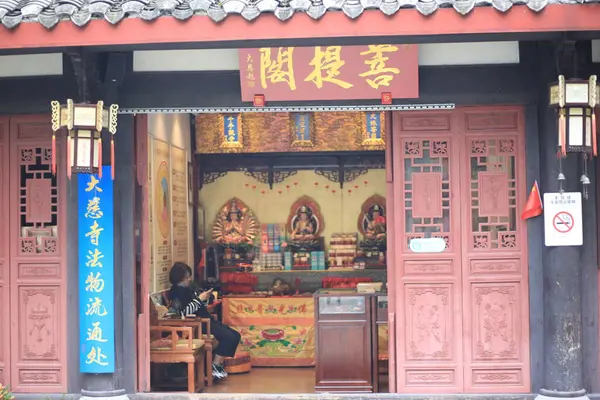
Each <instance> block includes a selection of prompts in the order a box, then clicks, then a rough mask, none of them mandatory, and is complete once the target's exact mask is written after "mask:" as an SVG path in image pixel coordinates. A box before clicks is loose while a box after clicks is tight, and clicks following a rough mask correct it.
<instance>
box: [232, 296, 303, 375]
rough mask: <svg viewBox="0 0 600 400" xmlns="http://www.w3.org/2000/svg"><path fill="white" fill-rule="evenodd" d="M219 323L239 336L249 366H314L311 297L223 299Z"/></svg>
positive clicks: (239, 297)
mask: <svg viewBox="0 0 600 400" xmlns="http://www.w3.org/2000/svg"><path fill="white" fill-rule="evenodd" d="M223 322H224V323H225V324H227V325H229V326H231V327H232V328H234V329H236V330H237V331H238V332H240V334H241V335H242V346H243V347H244V349H245V350H246V351H248V352H249V353H250V355H251V357H252V365H253V366H259V367H260V366H263V367H306V366H313V365H315V306H314V300H313V298H312V296H286V297H283V296H282V297H264V296H262V297H252V296H243V297H242V296H224V297H223Z"/></svg>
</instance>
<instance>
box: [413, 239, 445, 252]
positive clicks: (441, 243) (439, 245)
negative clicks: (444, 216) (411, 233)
mask: <svg viewBox="0 0 600 400" xmlns="http://www.w3.org/2000/svg"><path fill="white" fill-rule="evenodd" d="M409 247H410V249H411V250H412V251H413V252H415V253H441V252H442V251H444V250H446V241H445V240H444V239H442V238H435V237H433V238H416V239H412V240H411V241H410V244H409Z"/></svg>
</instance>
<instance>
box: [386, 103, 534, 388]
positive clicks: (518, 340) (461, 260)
mask: <svg viewBox="0 0 600 400" xmlns="http://www.w3.org/2000/svg"><path fill="white" fill-rule="evenodd" d="M394 117H395V118H394V129H395V138H394V153H395V161H396V160H397V161H398V162H395V165H394V169H395V174H394V175H395V183H394V184H395V186H396V187H395V193H398V194H399V196H398V197H397V198H398V203H397V204H398V205H399V206H396V209H397V213H396V218H395V232H396V237H397V242H396V243H398V244H399V245H398V246H396V252H397V253H396V259H397V260H399V262H398V264H400V265H397V268H398V269H397V271H398V272H396V274H397V278H396V290H397V292H396V298H397V306H396V312H397V314H398V316H397V318H398V321H399V323H398V326H397V332H398V334H397V336H396V340H397V342H396V349H397V359H396V360H397V365H398V374H397V382H398V391H399V392H409V393H419V392H420V393H423V392H440V393H449V392H480V393H481V392H484V393H498V392H502V393H511V392H529V390H530V373H529V368H530V367H529V299H528V263H527V260H528V259H527V232H526V225H525V223H524V222H522V221H521V220H520V218H519V215H518V213H517V210H518V207H519V206H520V205H521V204H524V203H525V198H526V184H525V138H524V126H523V125H524V122H523V113H522V109H521V108H519V107H494V108H484V107H477V108H461V109H457V110H456V111H454V112H447V113H446V112H435V113H424V112H419V113H396V114H395V115H394ZM423 238H442V239H443V240H444V241H445V249H443V246H442V251H441V252H437V253H434V252H423V253H420V252H415V249H414V246H411V241H413V240H415V239H417V243H419V241H418V239H423ZM420 243H423V241H421V242H420ZM411 247H413V248H412V249H411Z"/></svg>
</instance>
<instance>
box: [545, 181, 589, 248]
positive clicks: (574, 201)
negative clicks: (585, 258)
mask: <svg viewBox="0 0 600 400" xmlns="http://www.w3.org/2000/svg"><path fill="white" fill-rule="evenodd" d="M582 228H583V224H582V212H581V193H579V192H574V193H544V236H545V244H546V246H581V245H582V244H583V229H582Z"/></svg>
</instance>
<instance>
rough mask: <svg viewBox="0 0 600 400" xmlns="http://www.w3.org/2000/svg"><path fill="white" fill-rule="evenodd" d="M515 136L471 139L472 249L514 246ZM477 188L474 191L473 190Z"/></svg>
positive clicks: (512, 247) (515, 241) (515, 240)
mask: <svg viewBox="0 0 600 400" xmlns="http://www.w3.org/2000/svg"><path fill="white" fill-rule="evenodd" d="M515 143H516V138H514V137H510V136H508V137H502V138H501V139H500V138H488V137H477V138H472V139H471V140H470V157H469V160H470V162H469V169H470V171H469V177H470V179H469V181H470V184H471V190H469V193H470V198H471V206H470V209H471V211H470V212H469V215H471V216H472V218H473V220H474V221H476V223H475V224H474V226H475V227H476V228H475V229H472V235H473V243H472V246H473V248H474V249H478V250H488V249H514V248H516V247H517V245H518V243H517V232H516V226H517V222H518V219H517V204H518V202H517V197H516V196H517V186H516V185H517V176H516V171H517V170H516V168H515V166H516V163H517V159H516V151H515ZM475 189H476V190H475Z"/></svg>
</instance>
